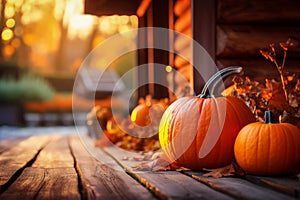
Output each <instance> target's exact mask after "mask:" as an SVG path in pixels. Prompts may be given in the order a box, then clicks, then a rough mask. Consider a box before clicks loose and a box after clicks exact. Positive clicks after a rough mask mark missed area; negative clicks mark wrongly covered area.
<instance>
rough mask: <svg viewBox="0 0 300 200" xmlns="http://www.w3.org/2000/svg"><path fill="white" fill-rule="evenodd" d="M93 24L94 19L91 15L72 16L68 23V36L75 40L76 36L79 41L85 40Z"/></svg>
mask: <svg viewBox="0 0 300 200" xmlns="http://www.w3.org/2000/svg"><path fill="white" fill-rule="evenodd" d="M94 23H95V17H93V16H91V15H74V16H73V17H72V18H71V19H70V21H69V27H68V28H69V29H68V31H69V32H68V36H69V38H70V39H71V40H72V39H75V38H76V36H78V37H79V38H80V39H85V38H87V37H88V36H89V35H90V33H91V31H92V29H93V25H94Z"/></svg>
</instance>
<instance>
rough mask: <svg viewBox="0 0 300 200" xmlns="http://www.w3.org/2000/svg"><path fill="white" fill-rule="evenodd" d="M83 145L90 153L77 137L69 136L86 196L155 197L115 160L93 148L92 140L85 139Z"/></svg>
mask: <svg viewBox="0 0 300 200" xmlns="http://www.w3.org/2000/svg"><path fill="white" fill-rule="evenodd" d="M84 144H85V146H87V147H88V150H89V151H90V153H91V154H89V152H87V150H86V149H85V148H84V147H83V145H82V143H81V141H80V140H79V138H75V137H73V138H71V141H70V146H71V149H72V152H73V154H74V156H75V158H76V163H77V168H78V170H79V173H80V176H81V178H82V184H83V187H84V191H85V195H86V197H87V198H89V199H100V198H101V199H155V197H154V196H153V195H152V194H151V193H150V192H149V191H148V190H147V189H146V188H144V187H143V186H142V185H140V184H139V183H138V182H136V181H135V180H134V179H132V177H130V176H129V175H128V174H126V172H124V170H123V169H122V168H121V167H120V166H119V165H118V164H117V163H116V161H115V160H113V159H112V158H111V157H109V156H108V155H107V154H106V153H104V152H102V151H101V150H100V149H95V148H94V147H93V142H92V141H91V139H89V138H85V139H84ZM96 158H98V160H97V159H96Z"/></svg>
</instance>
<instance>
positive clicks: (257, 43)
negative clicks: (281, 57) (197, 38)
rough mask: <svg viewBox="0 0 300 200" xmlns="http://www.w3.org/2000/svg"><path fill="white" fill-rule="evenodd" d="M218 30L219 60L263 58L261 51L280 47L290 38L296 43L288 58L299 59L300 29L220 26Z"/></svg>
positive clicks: (290, 27) (217, 52)
mask: <svg viewBox="0 0 300 200" xmlns="http://www.w3.org/2000/svg"><path fill="white" fill-rule="evenodd" d="M216 30H217V50H216V54H217V58H218V59H220V58H251V57H252V58H253V57H261V54H260V52H259V50H261V49H262V50H266V49H268V47H269V44H272V43H274V44H276V45H279V43H280V42H285V41H286V40H287V39H288V38H293V41H294V46H293V47H290V48H289V50H288V57H289V58H298V57H299V54H300V45H299V44H300V27H296V26H248V25H239V26H238V25H232V26H230V25H219V26H217V28H216ZM278 48H280V47H278Z"/></svg>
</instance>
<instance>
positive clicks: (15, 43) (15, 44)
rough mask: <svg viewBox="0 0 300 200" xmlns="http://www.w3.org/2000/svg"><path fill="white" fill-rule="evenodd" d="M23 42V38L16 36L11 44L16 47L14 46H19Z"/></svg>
mask: <svg viewBox="0 0 300 200" xmlns="http://www.w3.org/2000/svg"><path fill="white" fill-rule="evenodd" d="M20 44H21V40H20V39H19V38H14V39H13V40H12V42H11V45H12V46H13V47H14V48H16V49H17V48H18V47H19V46H20Z"/></svg>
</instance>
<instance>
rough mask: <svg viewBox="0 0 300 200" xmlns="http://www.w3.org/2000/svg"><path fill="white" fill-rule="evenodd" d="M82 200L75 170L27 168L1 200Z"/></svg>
mask: <svg viewBox="0 0 300 200" xmlns="http://www.w3.org/2000/svg"><path fill="white" fill-rule="evenodd" d="M20 197H22V199H80V198H81V197H80V193H79V191H78V182H77V174H76V172H75V170H74V168H58V169H55V168H52V169H49V168H39V167H29V168H26V169H25V170H24V171H23V173H22V175H21V176H20V177H19V178H18V179H17V180H16V181H15V182H14V183H13V184H12V185H11V186H10V187H9V188H8V189H7V190H6V191H5V192H4V193H3V194H2V195H1V196H0V198H1V199H20Z"/></svg>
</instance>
